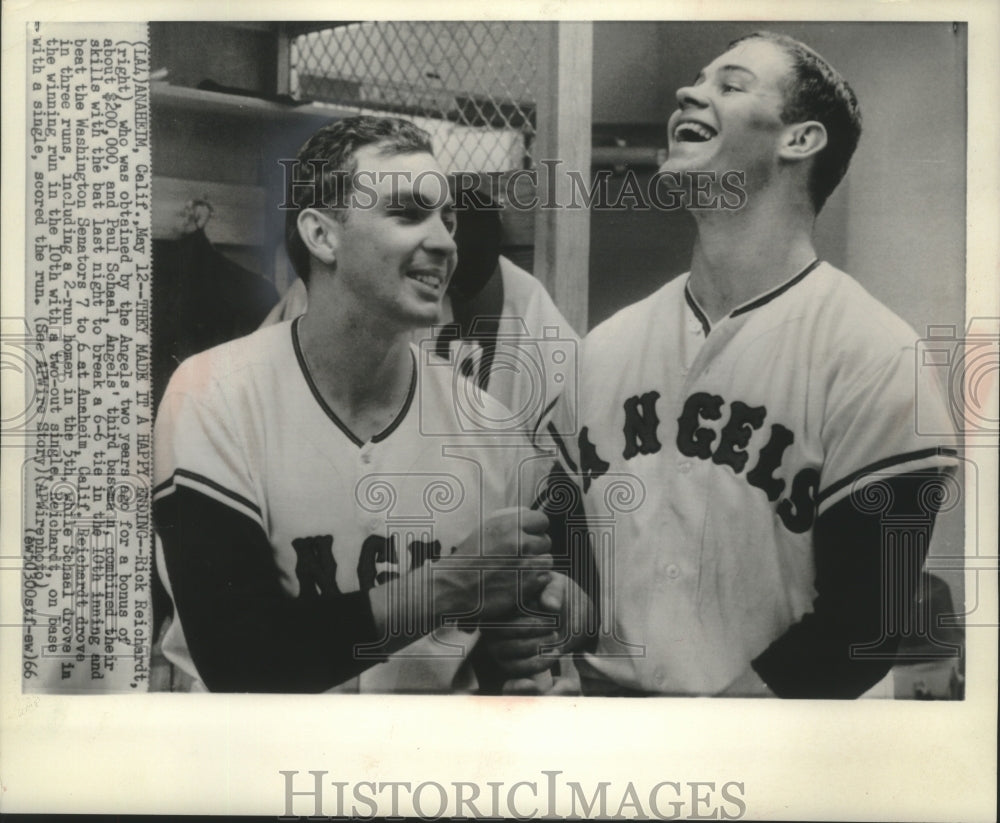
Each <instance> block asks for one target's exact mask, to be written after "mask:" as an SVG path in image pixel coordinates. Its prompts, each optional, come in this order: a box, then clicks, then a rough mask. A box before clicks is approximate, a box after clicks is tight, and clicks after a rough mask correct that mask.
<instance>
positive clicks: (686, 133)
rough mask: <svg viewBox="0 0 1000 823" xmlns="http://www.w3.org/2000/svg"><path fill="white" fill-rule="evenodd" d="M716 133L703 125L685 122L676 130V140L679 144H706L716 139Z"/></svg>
mask: <svg viewBox="0 0 1000 823" xmlns="http://www.w3.org/2000/svg"><path fill="white" fill-rule="evenodd" d="M715 135H716V131H715V129H713V128H710V127H709V126H705V125H703V124H701V123H692V122H690V121H685V122H683V123H680V124H679V125H678V126H677V128H675V129H674V140H676V141H677V142H678V143H704V142H706V141H708V140H711V139H712V138H713V137H715Z"/></svg>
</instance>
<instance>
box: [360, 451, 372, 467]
mask: <svg viewBox="0 0 1000 823" xmlns="http://www.w3.org/2000/svg"><path fill="white" fill-rule="evenodd" d="M361 462H362V463H364V464H366V465H367V464H368V463H371V462H372V456H371V452H361Z"/></svg>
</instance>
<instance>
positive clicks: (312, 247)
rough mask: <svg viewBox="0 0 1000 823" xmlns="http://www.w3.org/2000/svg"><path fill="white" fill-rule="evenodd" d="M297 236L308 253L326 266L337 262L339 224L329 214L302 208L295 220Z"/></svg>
mask: <svg viewBox="0 0 1000 823" xmlns="http://www.w3.org/2000/svg"><path fill="white" fill-rule="evenodd" d="M297 226H298V229H299V237H301V238H302V242H303V243H305V246H306V248H307V249H309V254H310V255H312V256H313V257H315V258H316V259H317V260H319V261H320V262H322V263H326V265H328V266H333V265H335V264H336V262H337V247H338V245H339V242H340V231H339V229H340V224H339V223H338V222H337V221H336V220H335V219H334V218H333V217H330V216H327V215H325V214H321V213H320V212H319V211H317V210H316V209H303V210H302V211H300V212H299V217H298V221H297Z"/></svg>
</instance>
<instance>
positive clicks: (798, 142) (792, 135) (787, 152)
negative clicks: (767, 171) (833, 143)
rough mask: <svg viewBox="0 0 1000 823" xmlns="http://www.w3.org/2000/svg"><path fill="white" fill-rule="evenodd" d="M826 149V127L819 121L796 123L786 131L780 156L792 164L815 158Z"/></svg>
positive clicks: (779, 152)
mask: <svg viewBox="0 0 1000 823" xmlns="http://www.w3.org/2000/svg"><path fill="white" fill-rule="evenodd" d="M824 148H826V126H824V125H823V124H822V123H820V122H819V121H818V120H806V121H805V122H804V123H795V124H794V125H792V126H789V127H788V128H787V129H785V132H784V134H783V135H782V139H781V147H780V148H779V150H778V156H779V157H781V158H782V159H783V160H790V161H792V162H795V161H798V160H805V159H807V158H809V157H813V156H815V155H817V154H819V152H821V151H823V149H824Z"/></svg>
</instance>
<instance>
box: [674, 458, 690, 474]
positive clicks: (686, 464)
mask: <svg viewBox="0 0 1000 823" xmlns="http://www.w3.org/2000/svg"><path fill="white" fill-rule="evenodd" d="M677 471H679V472H680V473H681V474H687V473H688V472H689V471H691V461H690V460H681V461H680V463H678V464H677Z"/></svg>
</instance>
